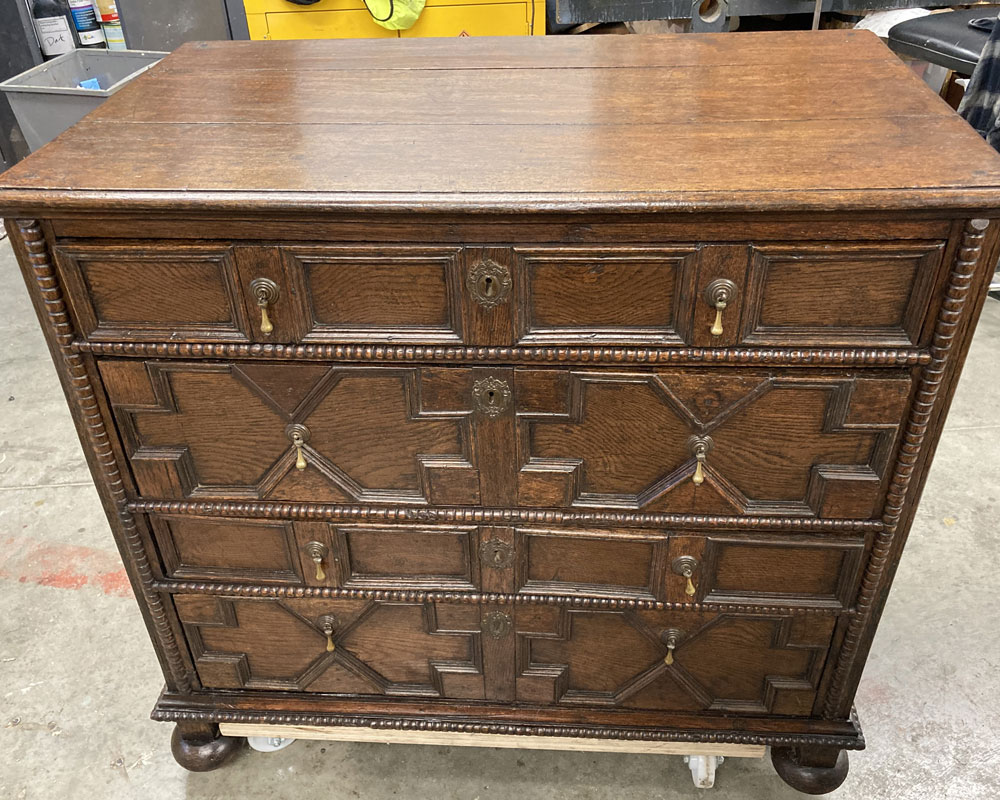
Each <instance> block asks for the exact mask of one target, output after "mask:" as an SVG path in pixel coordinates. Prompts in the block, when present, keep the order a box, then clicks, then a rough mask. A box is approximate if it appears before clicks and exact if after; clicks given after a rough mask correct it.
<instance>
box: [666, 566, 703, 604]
mask: <svg viewBox="0 0 1000 800" xmlns="http://www.w3.org/2000/svg"><path fill="white" fill-rule="evenodd" d="M670 569H671V570H672V571H673V573H674V574H675V575H680V576H681V577H682V578H685V579H686V581H687V585H686V586H685V587H684V594H686V595H687V596H688V597H694V596H695V595H696V594H697V593H698V587H696V586H695V585H694V572H695V570H696V569H698V561H697V559H695V557H694V556H678V557H677V558H675V559H674V560H673V563H672V564H671V565H670Z"/></svg>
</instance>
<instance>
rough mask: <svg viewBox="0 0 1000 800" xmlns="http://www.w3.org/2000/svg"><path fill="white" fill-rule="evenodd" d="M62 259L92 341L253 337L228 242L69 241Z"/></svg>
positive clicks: (79, 321) (59, 254)
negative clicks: (101, 242) (102, 243)
mask: <svg viewBox="0 0 1000 800" xmlns="http://www.w3.org/2000/svg"><path fill="white" fill-rule="evenodd" d="M56 259H57V262H58V264H59V268H60V270H61V273H62V277H63V280H64V281H65V282H66V284H67V286H68V287H69V289H70V291H69V292H68V295H69V296H70V297H71V298H72V302H73V311H74V316H75V318H76V322H77V327H78V329H79V330H80V331H81V333H83V334H84V335H85V336H86V337H87V338H89V339H92V340H94V341H116V340H125V341H170V340H179V341H223V342H248V341H250V340H251V328H250V322H249V317H248V311H247V307H246V304H245V302H244V298H243V293H242V290H241V287H240V279H239V275H238V271H237V264H236V257H235V249H234V248H233V247H232V246H230V245H229V244H228V243H224V242H222V243H212V244H195V243H192V244H177V243H157V242H150V243H148V244H122V245H78V244H62V245H60V246H59V247H57V248H56Z"/></svg>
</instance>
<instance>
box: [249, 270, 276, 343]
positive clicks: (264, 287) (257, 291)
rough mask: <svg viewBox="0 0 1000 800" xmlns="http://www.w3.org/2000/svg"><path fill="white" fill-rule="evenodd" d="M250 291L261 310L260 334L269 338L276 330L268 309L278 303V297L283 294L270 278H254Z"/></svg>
mask: <svg viewBox="0 0 1000 800" xmlns="http://www.w3.org/2000/svg"><path fill="white" fill-rule="evenodd" d="M250 291H251V292H252V293H253V297H254V300H256V301H257V306H258V308H260V332H261V333H262V334H264V335H265V336H267V335H268V334H270V333H271V331H273V330H274V325H273V323H272V322H271V317H270V316H269V315H268V313H267V307H268V306H273V305H274V304H275V303H276V302H277V301H278V296H279V295H280V294H281V292H280V291H279V289H278V284H276V283H275V282H274V281H272V280H270V279H269V278H254V279H253V280H252V281H250Z"/></svg>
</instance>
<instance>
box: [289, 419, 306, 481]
mask: <svg viewBox="0 0 1000 800" xmlns="http://www.w3.org/2000/svg"><path fill="white" fill-rule="evenodd" d="M285 435H286V436H287V437H288V439H289V440H290V441H291V443H292V445H293V446H294V447H295V469H300V470H301V469H305V468H306V454H305V451H304V450H303V446H304V445H305V443H306V442H308V441H309V429H308V428H307V427H306V426H305V425H302V424H301V423H298V422H297V423H295V424H294V425H289V426H288V427H287V428H285Z"/></svg>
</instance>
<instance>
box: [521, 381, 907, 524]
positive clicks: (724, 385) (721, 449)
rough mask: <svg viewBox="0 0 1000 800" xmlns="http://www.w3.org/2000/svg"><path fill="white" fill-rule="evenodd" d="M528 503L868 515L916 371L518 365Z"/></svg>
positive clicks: (524, 501)
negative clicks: (624, 368) (611, 368)
mask: <svg viewBox="0 0 1000 800" xmlns="http://www.w3.org/2000/svg"><path fill="white" fill-rule="evenodd" d="M516 384H517V393H516V405H517V433H518V450H519V452H518V463H519V465H520V475H519V500H520V503H521V505H524V506H542V507H565V506H582V507H593V508H629V509H641V510H643V511H647V512H653V511H658V512H668V513H699V514H723V515H750V516H760V515H790V516H814V517H828V518H860V519H868V518H871V517H875V516H877V515H878V514H879V512H880V509H881V506H882V500H883V497H884V491H885V481H886V477H887V474H888V471H889V466H890V464H891V461H892V458H893V457H894V455H895V450H896V443H897V436H898V433H899V427H900V424H901V422H902V420H903V419H904V415H905V410H906V407H907V402H908V398H909V395H910V391H911V376H910V374H909V373H903V372H897V373H888V372H874V371H873V372H866V373H850V372H843V371H842V372H831V371H825V372H819V371H811V370H785V371H766V370H738V371H737V370H732V369H717V370H711V369H697V370H695V369H690V370H663V371H652V370H650V371H629V372H618V371H611V370H575V369H572V370H571V369H565V370H556V369H528V368H523V369H518V370H516Z"/></svg>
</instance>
